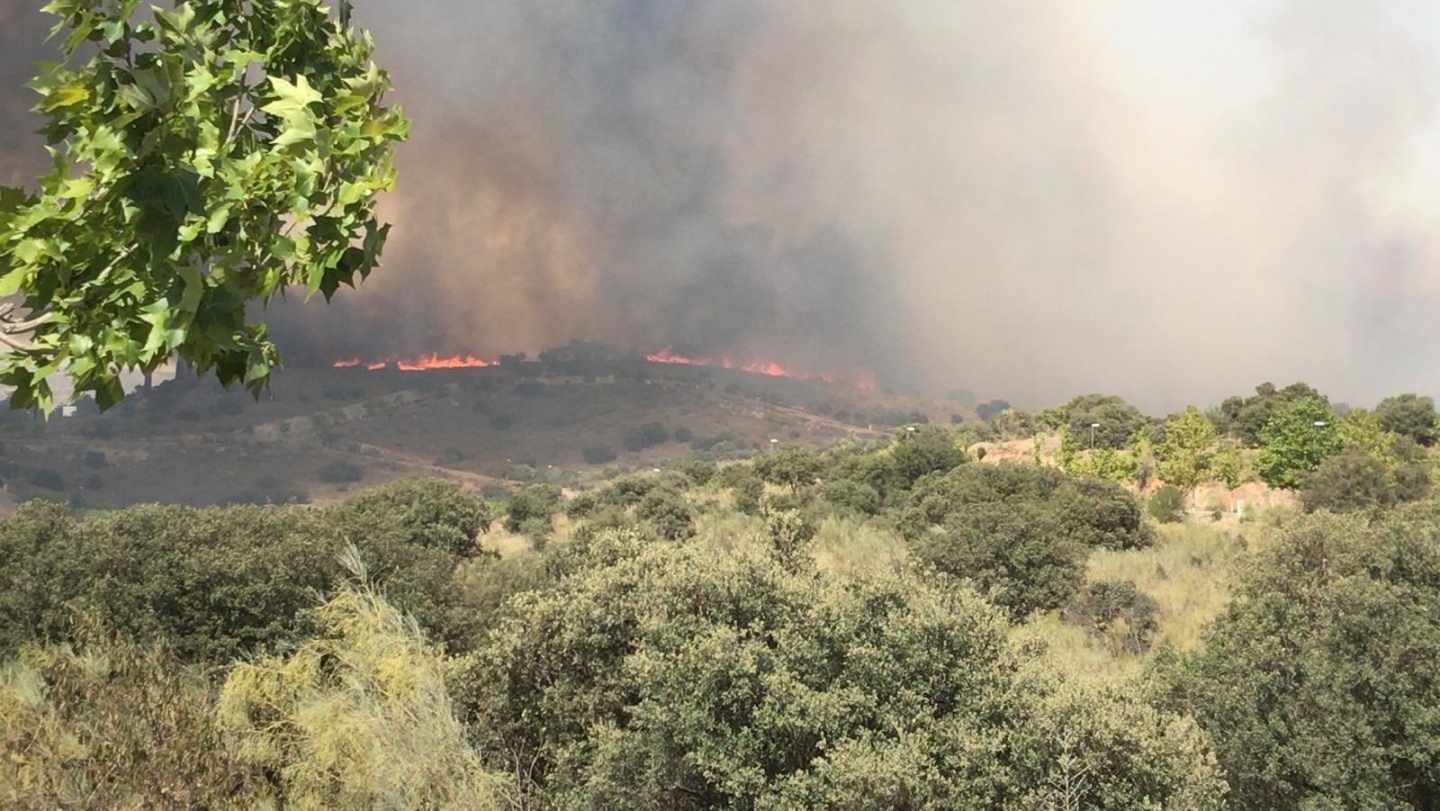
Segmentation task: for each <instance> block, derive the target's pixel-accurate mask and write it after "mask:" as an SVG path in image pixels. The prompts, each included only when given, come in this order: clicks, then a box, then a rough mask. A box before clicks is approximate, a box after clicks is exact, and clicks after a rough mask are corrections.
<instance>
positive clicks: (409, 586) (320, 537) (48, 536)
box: [0, 483, 488, 662]
mask: <svg viewBox="0 0 1440 811" xmlns="http://www.w3.org/2000/svg"><path fill="white" fill-rule="evenodd" d="M487 516H488V512H486V508H485V505H484V504H483V503H482V502H480V501H479V500H478V499H475V498H473V497H471V496H467V495H464V494H462V493H459V492H458V491H456V490H455V488H454V486H453V485H448V484H443V483H427V484H415V485H411V484H398V485H390V486H388V487H386V488H381V489H379V490H377V491H375V492H374V493H371V494H369V495H365V496H362V497H361V498H360V499H358V500H357V501H355V502H352V503H349V504H341V505H337V506H335V507H330V508H326V509H316V508H311V507H285V508H269V507H256V506H236V507H223V508H210V509H192V508H187V507H162V506H155V505H151V506H140V507H131V508H129V509H125V510H120V511H116V512H113V513H102V514H97V515H93V516H78V515H75V514H73V513H71V512H70V511H69V510H68V509H67V508H65V507H63V506H61V505H58V504H49V503H43V502H33V503H30V504H27V505H25V506H24V507H22V508H21V509H20V511H19V512H18V513H17V514H16V515H15V516H13V517H11V518H9V519H7V520H6V521H4V522H3V523H0V559H3V560H5V561H6V565H5V566H4V567H0V653H3V652H8V651H12V650H14V649H15V648H16V647H17V646H18V645H19V644H20V643H21V642H23V641H25V640H26V639H30V638H40V639H46V638H49V639H54V640H65V639H68V638H70V635H71V632H72V625H73V622H74V619H75V616H76V612H77V611H78V612H80V613H81V614H82V615H83V614H87V613H88V614H94V615H98V616H101V617H103V618H104V619H105V621H106V622H107V623H109V624H110V626H111V627H113V628H114V630H115V631H116V632H118V633H120V634H122V635H123V636H124V637H125V638H127V639H131V640H134V641H137V642H141V643H148V642H151V641H160V642H164V643H167V644H168V645H170V646H172V648H173V649H174V651H175V652H176V653H177V654H178V655H180V656H181V657H183V658H185V659H187V660H192V661H193V660H201V661H207V662H224V661H228V660H230V659H233V658H235V657H237V656H239V655H242V654H245V653H250V652H253V651H257V650H264V649H267V648H273V647H276V646H280V645H284V644H287V643H290V642H293V641H295V640H296V639H299V638H300V637H302V636H303V635H304V634H305V633H306V632H307V631H308V627H307V624H306V623H305V622H304V612H305V611H306V610H307V609H309V608H311V607H313V605H314V597H315V595H316V594H321V593H325V592H328V591H330V590H331V589H334V588H336V587H337V586H338V585H339V584H340V583H341V582H342V580H343V577H344V572H343V570H342V569H341V568H340V565H339V562H338V560H337V556H338V555H339V554H340V553H341V552H342V551H343V550H344V549H345V548H346V545H347V544H349V543H354V544H355V545H356V546H357V547H358V548H359V549H360V551H361V554H362V555H363V556H364V559H365V560H366V562H367V564H369V566H370V570H371V571H372V572H373V573H374V578H375V581H376V582H377V583H378V584H380V585H383V586H384V588H385V589H386V591H387V593H388V594H389V595H390V597H391V599H392V600H394V601H395V603H396V604H397V605H399V606H400V607H401V608H402V609H403V610H405V611H407V612H409V613H412V614H414V615H415V616H417V618H419V619H420V620H421V622H423V623H424V624H425V626H426V627H427V628H428V629H429V630H430V631H431V632H432V633H433V634H434V635H435V637H436V638H437V639H438V640H440V641H443V642H445V643H446V644H448V645H451V646H454V647H465V646H466V645H467V644H468V643H469V641H470V640H473V639H474V637H476V636H478V635H479V634H480V633H481V632H482V631H483V628H478V627H475V626H474V624H473V623H472V622H471V621H470V618H469V617H468V616H467V614H466V611H465V606H464V603H463V601H462V598H461V595H460V593H459V591H458V589H457V587H456V585H455V583H454V573H455V569H456V566H457V565H458V564H459V563H460V562H462V561H465V560H470V559H476V558H480V557H488V555H487V553H484V552H482V550H481V549H480V547H479V545H478V544H477V543H475V541H474V535H472V534H469V533H471V532H472V531H474V530H475V529H476V528H477V526H480V525H483V523H484V522H485V520H486V519H487ZM467 535H468V538H469V540H468V541H463V540H461V539H462V538H465V537H467Z"/></svg>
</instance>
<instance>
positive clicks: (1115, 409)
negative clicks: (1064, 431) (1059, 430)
mask: <svg viewBox="0 0 1440 811" xmlns="http://www.w3.org/2000/svg"><path fill="white" fill-rule="evenodd" d="M1058 411H1059V414H1058V416H1059V419H1060V420H1061V422H1062V424H1064V425H1066V426H1068V427H1069V429H1070V433H1072V434H1074V436H1075V439H1076V441H1077V442H1079V443H1081V444H1082V445H1083V446H1084V447H1085V448H1087V449H1088V448H1092V447H1093V448H1111V449H1114V450H1120V449H1123V448H1124V447H1125V445H1126V443H1127V442H1129V441H1130V437H1131V435H1133V434H1134V433H1135V432H1136V431H1138V430H1140V429H1141V428H1143V427H1144V426H1145V415H1144V414H1141V413H1140V411H1139V409H1137V408H1135V406H1133V405H1130V404H1129V403H1127V402H1125V401H1124V400H1123V399H1121V398H1120V397H1117V396H1115V395H1113V394H1087V395H1084V396H1083V397H1076V398H1075V399H1073V400H1071V401H1070V402H1069V403H1066V404H1065V405H1064V406H1063V407H1061V408H1060V409H1059V410H1058Z"/></svg>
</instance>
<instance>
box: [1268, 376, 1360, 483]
mask: <svg viewBox="0 0 1440 811" xmlns="http://www.w3.org/2000/svg"><path fill="white" fill-rule="evenodd" d="M1259 440H1260V443H1261V446H1262V447H1261V449H1260V453H1259V455H1258V456H1256V458H1255V472H1256V473H1257V474H1259V476H1260V478H1261V479H1263V480H1264V481H1265V483H1266V484H1268V485H1270V486H1271V487H1285V488H1295V487H1298V486H1299V485H1300V481H1301V479H1303V478H1304V477H1305V474H1307V473H1309V472H1310V471H1312V470H1314V469H1315V468H1316V467H1319V465H1320V463H1321V462H1322V461H1324V459H1325V457H1327V456H1330V455H1331V454H1334V453H1338V452H1339V451H1340V450H1341V448H1342V446H1343V443H1342V441H1341V438H1340V434H1339V431H1338V429H1337V427H1336V425H1335V414H1334V413H1333V412H1332V411H1331V410H1330V407H1329V406H1328V405H1326V404H1325V403H1324V402H1322V401H1320V400H1316V399H1313V398H1307V399H1301V400H1296V401H1294V402H1293V403H1291V404H1289V405H1287V406H1284V407H1283V408H1281V409H1280V410H1279V411H1277V412H1276V413H1275V415H1274V416H1273V417H1271V418H1270V421H1269V422H1267V423H1265V427H1264V428H1262V429H1261V430H1260V435H1259Z"/></svg>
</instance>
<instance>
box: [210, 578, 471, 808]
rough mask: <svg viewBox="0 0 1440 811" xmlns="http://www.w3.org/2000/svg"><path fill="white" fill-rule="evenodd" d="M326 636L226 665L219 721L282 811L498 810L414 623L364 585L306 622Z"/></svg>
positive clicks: (435, 654)
mask: <svg viewBox="0 0 1440 811" xmlns="http://www.w3.org/2000/svg"><path fill="white" fill-rule="evenodd" d="M315 616H316V619H317V621H318V624H319V626H320V628H321V629H322V632H323V635H321V636H317V637H316V638H314V639H311V640H308V641H306V642H305V643H304V644H302V645H301V646H300V647H299V648H297V649H296V650H295V651H294V652H293V653H290V654H289V655H288V656H286V657H284V658H280V657H266V658H264V659H261V660H259V661H256V662H253V663H250V662H244V663H241V664H238V665H236V666H235V668H234V669H233V670H231V671H230V674H229V675H228V676H227V677H226V678H225V686H224V688H223V689H222V691H221V696H220V701H219V705H218V707H217V718H218V720H219V725H220V726H221V728H222V729H224V731H225V732H226V733H227V734H228V735H229V736H232V737H233V738H234V739H235V740H236V742H237V744H238V746H237V751H238V753H239V755H240V757H241V758H242V759H243V760H244V762H246V763H247V764H249V765H250V766H252V767H253V768H254V769H256V770H257V771H263V773H265V774H269V775H274V776H275V778H276V780H277V782H278V788H279V790H280V791H279V793H280V795H281V796H282V797H283V798H284V800H285V804H286V805H287V806H289V805H294V806H295V807H301V808H422V807H424V808H475V809H485V808H498V807H499V804H498V803H497V801H496V798H495V796H494V793H493V792H494V788H495V785H496V784H497V783H498V780H497V779H496V778H495V777H493V776H491V775H489V774H487V773H486V772H485V770H484V769H483V768H482V767H481V765H480V757H479V755H478V754H477V753H476V752H475V751H474V750H473V749H471V748H470V746H469V745H468V744H467V743H466V740H465V730H464V727H463V726H462V725H461V723H460V721H459V720H458V719H457V718H456V717H455V713H454V711H453V710H452V708H451V701H450V696H449V693H448V691H447V689H446V685H445V674H446V663H445V660H444V657H443V656H442V654H441V652H440V651H439V650H436V649H435V648H433V647H432V646H431V645H430V644H429V643H428V642H427V641H426V639H425V637H424V635H423V634H422V633H421V631H420V629H419V627H417V626H416V625H415V623H414V621H413V620H410V619H409V618H408V617H406V616H404V615H403V614H402V613H401V612H400V611H398V610H396V609H395V608H394V607H393V606H391V605H390V604H389V603H388V602H386V600H385V599H384V598H382V597H380V595H379V594H378V593H377V592H376V591H374V590H373V589H370V588H366V587H347V588H344V589H342V590H341V591H340V593H338V594H337V595H335V596H334V597H332V598H331V599H330V600H329V601H328V602H326V603H325V604H324V605H323V606H321V607H320V608H319V609H318V610H316V612H315Z"/></svg>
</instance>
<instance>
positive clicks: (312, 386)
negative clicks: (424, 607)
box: [0, 363, 954, 509]
mask: <svg viewBox="0 0 1440 811" xmlns="http://www.w3.org/2000/svg"><path fill="white" fill-rule="evenodd" d="M587 371H589V372H591V373H590V374H576V373H574V370H567V369H557V368H555V367H550V366H545V365H543V364H539V363H526V364H518V365H515V366H512V367H505V368H502V367H489V368H477V369H453V370H451V369H439V370H430V371H423V372H402V371H398V370H394V369H388V370H383V371H374V372H372V371H367V370H365V369H362V368H347V369H335V368H321V369H300V370H295V371H293V372H291V373H282V374H280V375H278V376H277V377H276V379H275V381H274V384H273V386H272V388H271V390H270V391H269V392H268V393H267V394H266V396H264V397H263V398H261V399H260V400H259V401H256V400H254V399H253V398H251V397H250V396H249V395H248V394H246V393H244V392H241V391H230V392H227V391H224V390H223V389H220V388H219V387H218V386H216V385H215V384H213V382H210V381H204V382H196V381H194V380H189V379H185V378H183V377H182V378H181V379H178V380H176V381H172V382H167V383H164V384H162V385H159V386H156V387H155V388H153V389H151V390H149V391H142V392H138V393H137V394H136V395H135V396H132V397H131V398H128V399H127V400H126V401H125V402H124V403H123V404H122V405H121V406H120V407H119V408H117V409H115V410H114V411H112V412H109V413H106V414H104V415H100V414H97V413H93V409H91V411H90V413H84V412H82V413H79V414H76V415H74V416H71V417H65V418H54V419H52V420H51V421H50V422H48V423H45V422H42V421H40V420H37V419H35V418H33V417H31V416H28V415H23V414H7V415H6V416H5V419H4V420H3V422H0V477H3V479H4V482H5V492H4V493H3V501H0V509H13V505H14V504H16V503H18V502H20V501H23V500H25V499H28V498H35V497H48V498H64V499H69V500H70V501H72V503H75V504H76V505H79V506H84V507H115V506H123V505H127V504H133V503H140V502H160V503H181V504H192V505H204V504H219V503H234V502H257V503H265V502H273V503H283V502H288V501H305V500H308V501H321V502H323V501H330V500H334V499H336V498H338V497H341V496H343V495H344V494H345V493H346V492H349V491H350V490H352V489H353V488H354V487H355V486H357V485H363V484H375V483H381V482H385V481H389V480H393V479H397V478H403V477H413V476H417V475H421V476H439V477H444V478H449V479H452V480H455V481H457V482H459V483H461V484H463V485H465V486H466V487H468V488H470V489H473V490H477V491H486V490H487V489H488V490H489V491H490V492H491V493H492V494H495V495H498V494H499V491H500V489H504V488H509V487H512V486H513V485H514V484H517V483H520V482H525V481H530V480H534V479H537V478H544V479H547V480H551V481H554V482H556V483H559V484H564V485H575V484H579V483H582V482H584V481H589V480H594V479H597V478H604V477H608V476H613V475H615V474H617V473H620V472H625V471H629V470H635V469H641V468H648V467H651V466H654V465H655V464H658V463H660V462H662V461H664V460H667V459H674V458H678V457H682V456H687V455H689V454H691V453H693V452H695V451H697V450H698V451H704V452H709V453H711V454H713V455H715V456H717V457H721V458H723V457H726V456H729V455H743V454H746V453H749V452H751V451H753V450H755V449H758V448H762V447H767V446H769V445H772V444H782V443H783V444H787V445H799V446H804V447H822V446H826V445H830V444H833V443H834V442H836V441H837V440H839V439H843V438H855V439H860V440H868V439H874V438H878V437H880V436H882V435H883V434H884V433H885V432H886V431H888V430H890V429H891V428H892V427H893V426H894V425H895V424H899V423H902V422H908V421H913V420H923V419H935V420H942V419H948V415H949V413H950V411H951V410H953V409H952V406H953V405H954V404H951V403H939V402H926V401H922V400H917V399H914V398H905V397H897V396H893V395H885V394H883V393H881V394H877V393H871V392H864V391H861V390H858V389H854V388H851V387H847V386H842V385H836V384H830V383H826V382H824V381H818V380H817V381H810V380H795V379H789V378H779V377H771V376H767V375H763V374H750V373H746V372H742V371H735V370H727V369H713V368H700V367H677V366H666V365H659V364H642V365H641V366H640V367H639V368H638V369H636V368H634V367H631V368H616V369H600V370H598V371H601V372H607V373H605V374H594V373H593V372H595V371H597V370H594V369H591V370H587ZM772 440H774V441H775V442H773V443H772Z"/></svg>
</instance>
